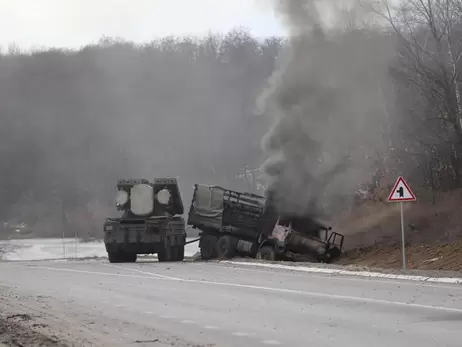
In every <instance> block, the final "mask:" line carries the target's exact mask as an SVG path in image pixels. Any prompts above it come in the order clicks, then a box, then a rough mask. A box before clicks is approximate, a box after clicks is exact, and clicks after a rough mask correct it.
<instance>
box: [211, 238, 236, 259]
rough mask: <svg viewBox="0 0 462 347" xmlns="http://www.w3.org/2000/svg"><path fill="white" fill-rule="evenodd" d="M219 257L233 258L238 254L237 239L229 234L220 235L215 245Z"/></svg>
mask: <svg viewBox="0 0 462 347" xmlns="http://www.w3.org/2000/svg"><path fill="white" fill-rule="evenodd" d="M215 250H216V252H217V256H218V258H221V259H231V258H232V257H234V255H235V254H236V239H235V238H234V237H232V236H229V235H224V236H222V237H220V238H219V239H218V241H217V243H216V245H215Z"/></svg>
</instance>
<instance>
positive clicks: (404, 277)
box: [220, 260, 462, 284]
mask: <svg viewBox="0 0 462 347" xmlns="http://www.w3.org/2000/svg"><path fill="white" fill-rule="evenodd" d="M220 263H223V264H234V265H246V266H254V267H266V268H272V269H281V270H288V271H301V272H311V273H322V274H330V275H334V274H336V275H346V276H361V277H375V278H387V279H395V280H407V281H419V282H433V283H450V284H462V278H459V277H428V276H414V275H397V274H387V273H381V272H371V271H351V270H342V269H329V268H320V267H315V266H297V265H296V266H293V265H282V264H267V263H246V262H243V261H233V260H224V261H220Z"/></svg>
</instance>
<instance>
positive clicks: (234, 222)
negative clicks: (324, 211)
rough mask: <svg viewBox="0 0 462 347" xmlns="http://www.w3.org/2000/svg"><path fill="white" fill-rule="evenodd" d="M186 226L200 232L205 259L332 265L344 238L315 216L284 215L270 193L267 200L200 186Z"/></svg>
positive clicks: (201, 247)
mask: <svg viewBox="0 0 462 347" xmlns="http://www.w3.org/2000/svg"><path fill="white" fill-rule="evenodd" d="M187 224H188V225H189V226H191V227H192V228H195V229H199V230H200V233H199V248H200V252H201V258H202V259H204V260H208V259H214V258H221V259H223V258H224V259H230V258H233V257H235V256H238V255H240V256H247V257H253V258H257V259H265V260H271V261H273V260H298V259H306V260H308V259H309V260H312V261H318V262H326V263H328V262H332V261H333V260H335V259H337V258H338V257H339V256H340V255H341V253H342V248H343V239H344V236H343V235H341V234H339V233H337V232H334V231H332V228H331V227H327V226H325V225H324V224H322V223H320V222H318V221H316V220H314V219H313V218H311V217H299V216H289V215H280V214H278V212H277V211H276V208H275V203H274V199H273V197H272V195H271V194H268V196H267V197H263V196H260V195H256V194H250V193H241V192H237V191H232V190H229V189H225V188H222V187H220V186H211V185H204V184H196V185H195V186H194V194H193V199H192V203H191V206H190V209H189V213H188V220H187Z"/></svg>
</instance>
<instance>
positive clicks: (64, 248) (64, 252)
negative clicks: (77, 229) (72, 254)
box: [61, 229, 66, 259]
mask: <svg viewBox="0 0 462 347" xmlns="http://www.w3.org/2000/svg"><path fill="white" fill-rule="evenodd" d="M61 239H62V240H63V258H64V259H66V243H65V240H64V229H63V232H62V234H61Z"/></svg>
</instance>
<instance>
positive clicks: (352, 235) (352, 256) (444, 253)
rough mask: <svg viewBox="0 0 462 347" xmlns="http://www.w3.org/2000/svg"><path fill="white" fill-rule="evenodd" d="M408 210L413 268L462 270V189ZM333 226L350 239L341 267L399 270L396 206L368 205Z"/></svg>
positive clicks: (407, 207)
mask: <svg viewBox="0 0 462 347" xmlns="http://www.w3.org/2000/svg"><path fill="white" fill-rule="evenodd" d="M404 207H405V209H404V222H405V231H406V243H407V245H408V253H409V254H408V261H409V267H410V268H416V269H417V268H419V269H444V270H462V252H461V251H462V244H461V241H460V240H461V239H462V228H461V225H462V190H459V191H454V192H451V193H447V194H442V195H441V196H439V197H438V198H437V199H435V201H434V202H426V201H417V202H413V203H405V205H404ZM334 225H335V226H336V229H339V230H341V231H342V232H343V233H344V234H345V235H346V237H345V250H346V251H347V254H346V257H344V259H342V260H341V263H344V264H353V263H354V264H360V265H367V266H380V267H399V266H401V248H400V238H401V224H400V214H399V205H398V204H395V203H386V202H380V201H374V202H371V201H369V202H366V203H365V204H363V205H362V206H360V207H358V208H357V209H355V210H354V211H352V213H350V214H348V215H343V216H339V218H338V219H337V220H336V221H335V224H334ZM430 260H431V261H430Z"/></svg>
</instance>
